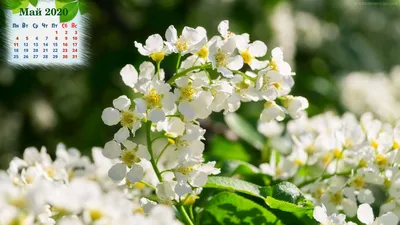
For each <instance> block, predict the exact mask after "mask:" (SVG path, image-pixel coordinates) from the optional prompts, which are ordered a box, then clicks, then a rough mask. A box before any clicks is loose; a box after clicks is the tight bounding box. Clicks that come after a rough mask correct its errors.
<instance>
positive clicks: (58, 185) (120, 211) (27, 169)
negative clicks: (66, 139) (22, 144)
mask: <svg viewBox="0 0 400 225" xmlns="http://www.w3.org/2000/svg"><path fill="white" fill-rule="evenodd" d="M101 152H102V149H101V148H93V149H92V156H93V160H94V162H91V160H90V159H89V157H87V156H82V155H81V154H80V152H79V151H78V150H77V149H73V148H71V149H67V148H66V147H65V146H64V145H62V144H59V145H58V146H57V150H56V159H55V160H54V161H53V160H52V159H51V157H50V155H49V154H47V152H46V149H45V148H41V149H40V150H38V149H36V148H33V147H31V148H27V149H26V150H25V152H24V154H23V157H22V158H17V157H15V158H14V159H13V160H12V161H11V163H10V167H9V169H8V170H7V171H0V224H2V225H3V224H4V225H6V224H7V225H8V224H25V225H43V224H45V225H54V224H60V225H83V224H126V225H128V224H132V221H135V222H137V223H138V224H149V225H150V224H151V225H154V224H160V225H161V224H181V223H180V222H179V221H178V220H176V219H175V215H174V211H173V209H172V208H170V207H168V206H165V205H157V206H154V207H153V206H152V205H151V204H150V205H149V204H148V202H147V201H146V200H145V199H141V195H143V194H144V193H146V192H149V190H148V189H147V186H145V185H144V184H142V183H137V184H135V188H132V187H129V188H121V187H117V186H116V185H115V183H114V182H112V181H111V180H110V179H109V178H108V176H107V171H108V169H109V167H110V166H111V165H112V164H113V163H114V162H113V161H112V160H109V159H107V158H105V157H104V156H103V155H102V153H101Z"/></svg>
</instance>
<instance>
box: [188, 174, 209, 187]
mask: <svg viewBox="0 0 400 225" xmlns="http://www.w3.org/2000/svg"><path fill="white" fill-rule="evenodd" d="M207 179H208V175H207V174H206V173H203V172H200V173H198V174H197V175H196V176H195V177H193V181H192V182H191V183H192V185H193V186H195V187H203V186H204V185H205V184H206V183H207Z"/></svg>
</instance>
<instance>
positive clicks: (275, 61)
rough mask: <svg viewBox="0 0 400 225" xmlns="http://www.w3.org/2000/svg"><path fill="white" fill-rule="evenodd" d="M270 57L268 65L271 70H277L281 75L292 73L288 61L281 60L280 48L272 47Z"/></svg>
mask: <svg viewBox="0 0 400 225" xmlns="http://www.w3.org/2000/svg"><path fill="white" fill-rule="evenodd" d="M271 54H272V58H271V61H270V62H269V65H268V66H269V67H270V68H271V69H272V70H275V71H277V72H279V73H280V74H282V75H285V76H287V75H293V73H292V69H291V67H290V65H289V63H287V62H285V61H284V60H283V52H282V49H281V48H274V49H272V51H271Z"/></svg>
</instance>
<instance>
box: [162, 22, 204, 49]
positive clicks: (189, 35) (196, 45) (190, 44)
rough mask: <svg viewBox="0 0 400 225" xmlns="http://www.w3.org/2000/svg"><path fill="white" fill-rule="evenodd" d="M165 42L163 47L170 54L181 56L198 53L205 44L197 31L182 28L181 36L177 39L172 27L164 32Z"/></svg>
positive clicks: (202, 36)
mask: <svg viewBox="0 0 400 225" xmlns="http://www.w3.org/2000/svg"><path fill="white" fill-rule="evenodd" d="M165 37H166V39H167V41H166V42H165V45H166V46H167V47H168V48H169V50H170V51H171V52H178V53H180V54H182V55H185V54H187V53H195V52H197V51H199V50H200V49H201V48H202V47H203V46H204V45H205V44H206V42H207V40H206V38H204V35H202V33H201V32H199V29H194V28H191V27H184V28H183V31H182V35H181V36H179V37H178V34H177V31H176V29H175V27H174V26H173V25H171V26H169V27H168V29H167V31H166V32H165Z"/></svg>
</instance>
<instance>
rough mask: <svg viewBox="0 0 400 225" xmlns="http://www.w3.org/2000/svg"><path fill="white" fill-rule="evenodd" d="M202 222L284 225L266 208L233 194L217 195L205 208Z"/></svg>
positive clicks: (210, 224)
mask: <svg viewBox="0 0 400 225" xmlns="http://www.w3.org/2000/svg"><path fill="white" fill-rule="evenodd" d="M200 221H201V222H200V224H202V225H217V224H231V225H235V224H237V225H243V224H246V225H252V224H254V225H269V224H275V225H280V224H282V223H281V222H280V220H279V219H278V218H277V217H276V216H275V215H274V214H272V213H271V212H270V211H268V210H267V209H266V208H264V207H262V206H260V205H258V204H256V203H254V202H253V201H251V200H248V199H246V198H244V197H242V196H239V195H237V194H234V193H231V192H221V193H219V194H217V195H215V196H214V197H213V198H212V199H211V200H210V201H209V202H208V204H207V205H206V207H205V208H204V212H203V214H202V216H201V219H200Z"/></svg>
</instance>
